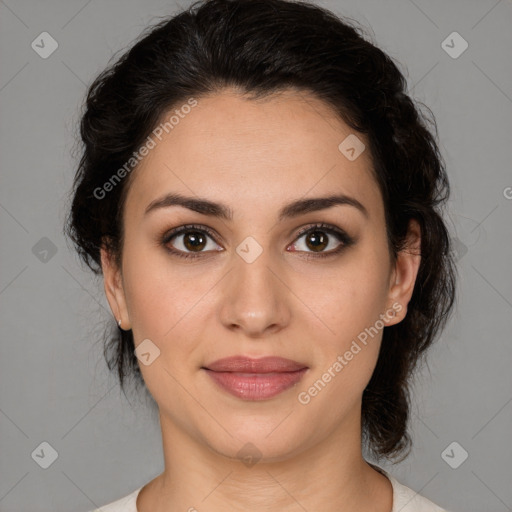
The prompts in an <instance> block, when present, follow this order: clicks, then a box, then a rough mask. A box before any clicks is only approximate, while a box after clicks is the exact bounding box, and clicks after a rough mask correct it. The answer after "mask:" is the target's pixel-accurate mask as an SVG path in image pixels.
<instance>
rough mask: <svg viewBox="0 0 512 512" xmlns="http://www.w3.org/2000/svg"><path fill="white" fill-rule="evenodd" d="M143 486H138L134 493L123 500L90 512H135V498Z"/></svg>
mask: <svg viewBox="0 0 512 512" xmlns="http://www.w3.org/2000/svg"><path fill="white" fill-rule="evenodd" d="M142 487H143V486H140V487H139V488H138V489H135V491H133V492H131V493H130V494H128V495H127V496H125V497H124V498H120V499H118V500H116V501H112V502H111V503H108V504H107V505H103V506H102V507H99V508H95V509H94V510H91V512H137V496H138V494H139V491H140V490H141V489H142Z"/></svg>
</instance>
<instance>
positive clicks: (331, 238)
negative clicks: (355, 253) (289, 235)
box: [292, 224, 355, 257]
mask: <svg viewBox="0 0 512 512" xmlns="http://www.w3.org/2000/svg"><path fill="white" fill-rule="evenodd" d="M301 238H302V239H304V242H298V241H296V242H295V243H294V244H293V245H292V247H293V248H294V251H293V252H304V253H305V256H306V257H308V256H319V257H323V256H334V255H336V254H338V253H340V252H341V251H342V250H343V249H345V248H347V247H349V246H350V245H352V244H354V243H355V240H354V239H353V238H352V237H350V236H349V235H348V234H347V233H345V232H344V231H342V230H341V229H339V228H337V227H335V226H330V225H328V224H317V225H314V226H310V227H308V228H305V229H303V230H302V231H301V232H300V233H299V235H298V236H297V240H300V239H301ZM336 242H337V243H336ZM326 249H328V250H326Z"/></svg>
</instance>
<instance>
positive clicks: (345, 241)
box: [161, 222, 355, 259]
mask: <svg viewBox="0 0 512 512" xmlns="http://www.w3.org/2000/svg"><path fill="white" fill-rule="evenodd" d="M317 230H318V231H319V230H322V231H324V232H326V233H329V234H331V235H334V236H335V237H336V238H338V240H339V241H340V242H342V243H341V244H340V245H339V247H338V248H337V249H333V250H331V251H328V252H320V253H309V252H306V253H304V254H305V256H303V257H304V258H306V259H310V258H327V257H331V256H335V255H337V254H339V253H340V252H341V251H343V250H344V249H346V248H347V247H350V246H351V245H353V244H354V243H355V240H354V239H353V238H352V237H351V236H349V235H348V234H347V233H345V232H344V231H343V230H341V229H339V228H337V227H336V226H332V225H330V224H325V223H323V222H322V223H318V224H313V225H310V226H307V227H305V228H303V229H301V230H300V231H299V233H297V236H296V238H295V239H296V240H297V239H299V238H300V237H301V236H303V235H305V234H307V233H310V232H313V231H317ZM190 231H198V232H200V233H206V234H207V235H208V236H210V237H211V238H212V239H213V240H214V241H215V243H218V242H217V240H216V236H215V234H214V232H213V231H212V230H211V229H210V228H208V227H206V226H201V225H198V224H187V225H184V226H180V227H178V228H175V229H172V230H171V231H168V232H167V233H166V234H165V235H164V236H163V238H162V240H161V244H162V246H163V247H164V248H165V250H167V251H168V252H170V253H171V254H172V255H173V256H177V257H179V258H184V259H190V258H192V259H195V258H199V257H200V256H201V254H202V253H201V252H198V253H195V254H194V253H186V252H183V251H179V250H175V249H171V248H169V247H168V245H167V244H168V243H169V242H170V241H171V240H172V239H173V238H174V237H176V236H178V235H181V234H183V233H188V232H190ZM298 252H302V251H298Z"/></svg>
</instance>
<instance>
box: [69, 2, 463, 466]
mask: <svg viewBox="0 0 512 512" xmlns="http://www.w3.org/2000/svg"><path fill="white" fill-rule="evenodd" d="M368 39H369V38H368V37H365V33H364V31H363V30H362V29H361V28H359V27H358V26H357V25H356V23H355V22H353V21H352V20H351V21H350V22H349V21H347V20H346V19H341V18H339V17H337V16H335V15H334V14H333V13H331V12H329V11H327V10H325V9H323V8H321V7H318V6H315V5H313V4H309V3H306V2H300V1H285V0H210V1H199V2H196V3H194V4H192V6H191V7H189V8H188V9H186V10H185V11H183V12H180V13H179V14H177V15H175V16H172V17H168V18H165V19H164V20H162V21H159V22H158V23H157V24H155V25H153V26H151V27H148V29H147V31H145V32H144V33H143V34H141V36H140V38H139V39H138V41H137V42H136V43H135V44H134V45H133V46H132V47H131V49H130V50H129V51H126V52H125V53H124V54H123V55H122V56H121V57H120V58H119V59H118V60H117V61H116V62H115V63H114V64H112V65H110V66H109V67H108V68H107V69H106V70H105V71H103V72H102V73H101V74H100V75H99V76H98V77H97V78H96V79H95V80H94V82H93V83H92V85H91V86H90V88H89V90H88V93H87V98H86V102H85V107H84V113H83V116H82V118H81V124H80V134H81V144H82V146H83V152H82V156H81V159H80V162H79V166H78V170H77V173H76V176H75V181H74V187H73V198H72V205H71V208H70V211H69V215H68V218H67V221H66V227H65V233H66V234H67V235H68V236H69V237H70V239H71V240H72V241H73V242H74V245H75V248H76V250H77V251H78V253H79V255H80V256H81V258H82V259H83V261H84V262H85V263H86V264H87V265H88V266H89V268H91V269H92V270H93V272H95V273H96V274H100V273H101V264H100V247H101V245H102V243H104V244H106V245H107V247H108V248H109V250H110V251H112V253H113V255H114V256H115V257H116V259H117V261H118V262H120V255H121V251H122V246H123V223H122V212H123V204H124V199H125V197H126V191H127V189H128V187H129V183H130V179H131V177H132V176H133V173H132V174H130V176H129V177H128V178H126V179H123V180H122V181H121V182H120V183H119V184H118V185H117V186H115V187H113V188H112V190H111V191H109V192H108V194H106V195H105V197H103V198H101V199H99V198H98V194H97V193H95V191H97V190H98V189H99V188H101V187H102V186H103V185H104V184H105V183H106V182H107V181H109V179H111V177H112V176H113V174H114V173H115V172H116V170H118V169H119V168H121V167H122V166H123V165H124V164H125V163H126V162H127V161H129V159H130V158H131V157H132V155H133V153H134V151H136V150H137V149H138V148H139V146H141V144H142V143H143V142H144V140H145V139H146V138H147V137H148V135H149V134H150V133H151V132H152V130H153V129H154V128H155V126H156V125H157V123H158V122H159V120H160V119H161V117H162V115H163V114H164V113H166V112H168V111H169V110H170V109H171V108H173V107H175V106H177V105H179V104H180V103H182V102H186V100H187V99H189V98H190V97H195V98H199V97H200V96H201V95H205V94H212V93H213V94H214V93H216V92H220V91H221V90H222V89H223V88H224V87H227V86H230V87H236V88H237V89H239V90H240V91H242V92H244V93H246V94H248V95H252V97H253V98H258V97H265V96H268V95H271V94H272V93H276V92H280V91H283V90H286V89H288V88H293V89H296V90H300V91H304V92H305V93H309V94H313V95H314V96H316V97H317V98H319V99H321V100H323V101H324V102H325V103H326V104H327V105H328V106H329V107H331V109H332V110H333V111H334V112H335V113H337V114H338V115H339V116H340V118H341V119H342V120H343V121H344V122H345V123H347V124H348V125H349V126H350V127H351V128H352V129H353V130H355V131H357V132H359V133H361V134H365V135H366V137H367V140H368V142H369V148H368V149H369V151H370V154H371V157H372V161H373V167H374V168H373V169H372V171H373V172H374V175H375V179H376V180H377V182H378V184H379V187H380V190H381V193H382V197H383V200H384V207H385V212H386V219H385V220H386V226H387V236H388V242H389V247H390V254H391V256H392V258H393V260H394V259H395V258H396V255H397V253H398V251H400V250H402V249H403V248H404V242H405V237H406V234H407V227H408V222H409V220H410V219H411V218H414V219H416V220H417V221H418V222H419V224H420V226H421V231H422V242H421V255H422V258H421V264H420V268H419V272H418V276H417V280H416V284H415V288H414V291H413V295H412V298H411V301H410V303H409V304H408V311H407V315H406V317H405V318H404V319H403V320H402V321H401V322H400V323H398V324H396V325H393V326H390V327H386V328H385V329H384V333H383V340H382V346H381V351H380V355H379V359H378V362H377V366H376V368H375V371H374V373H373V375H372V378H371V380H370V382H369V384H368V386H367V387H366V389H365V391H364V394H363V402H362V428H363V441H364V442H365V444H366V446H367V448H369V449H370V451H371V453H372V454H373V455H374V456H377V457H381V456H385V457H387V458H390V459H391V458H394V457H395V458H396V457H397V456H398V455H401V454H403V453H404V452H405V451H406V450H407V449H408V451H407V454H408V453H409V451H410V447H411V439H410V436H409V434H408V431H407V424H408V418H409V410H410V398H409V393H410V391H409V385H410V382H411V378H412V376H413V372H414V370H415V368H416V366H417V363H418V361H419V360H420V356H422V355H423V353H424V352H425V350H426V349H427V348H428V347H429V346H430V345H431V344H432V342H433V341H434V339H435V338H436V335H437V333H438V332H439V331H440V330H441V329H442V328H443V327H444V325H445V323H446V321H447V319H448V317H449V314H450V311H451V309H452V306H453V304H454V301H455V281H456V279H455V274H456V272H455V267H454V259H453V255H452V251H451V250H450V237H449V234H448V231H447V228H446V226H445V224H444V222H443V219H442V217H441V212H440V207H441V206H442V203H444V202H445V201H446V200H447V198H448V195H449V183H448V179H447V175H446V172H445V167H444V163H443V160H442V157H441V155H440V152H439V149H438V146H437V144H436V139H437V126H436V122H435V119H434V116H433V115H432V112H431V111H430V109H428V108H425V110H426V111H428V113H429V115H428V116H427V115H426V114H425V112H423V111H422V110H420V108H419V105H420V104H419V102H418V103H417V104H416V103H415V102H413V101H412V100H411V98H410V97H409V96H408V95H407V93H406V80H405V78H404V76H403V75H402V73H401V72H400V71H399V69H398V67H397V65H396V64H395V63H394V62H393V61H392V59H391V58H390V57H389V56H388V55H386V54H385V53H384V52H383V51H381V50H380V49H379V48H378V47H377V46H375V45H374V44H372V43H371V42H369V40H368ZM421 105H422V106H423V107H424V105H423V104H421ZM434 132H435V137H434ZM104 354H105V357H106V359H107V363H108V366H109V369H111V370H113V369H115V370H117V374H118V377H119V381H120V384H121V388H122V389H123V390H124V388H123V385H124V380H125V378H126V377H128V376H132V377H134V378H135V380H136V381H137V382H138V383H139V384H140V383H142V382H143V380H142V377H141V374H140V369H139V365H138V361H137V358H136V356H135V355H134V340H133V336H132V332H131V331H121V330H118V329H117V328H116V327H114V329H113V330H112V332H110V333H107V338H106V340H105V348H104ZM407 454H406V455H407Z"/></svg>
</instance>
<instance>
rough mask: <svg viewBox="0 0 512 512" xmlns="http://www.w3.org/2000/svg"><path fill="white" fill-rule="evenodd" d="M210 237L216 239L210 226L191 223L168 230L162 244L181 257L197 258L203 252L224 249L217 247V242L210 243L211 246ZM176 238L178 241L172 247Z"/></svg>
mask: <svg viewBox="0 0 512 512" xmlns="http://www.w3.org/2000/svg"><path fill="white" fill-rule="evenodd" d="M208 238H210V239H213V241H215V235H214V234H213V232H212V231H211V230H210V229H209V228H207V227H206V226H196V225H194V224H189V225H186V226H180V227H179V228H176V229H173V230H171V231H170V232H168V233H167V234H166V235H165V236H164V238H163V240H162V245H164V246H165V248H166V249H167V250H168V251H169V252H171V253H172V254H174V255H175V256H178V257H181V258H197V257H198V256H199V255H200V254H201V253H202V252H208V251H219V250H222V249H218V248H216V245H217V244H216V243H213V244H210V246H209V245H208ZM174 239H176V240H178V241H177V242H173V243H172V247H169V245H170V244H171V240H174ZM180 239H181V240H180ZM188 251H190V252H188ZM194 253H197V254H194Z"/></svg>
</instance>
